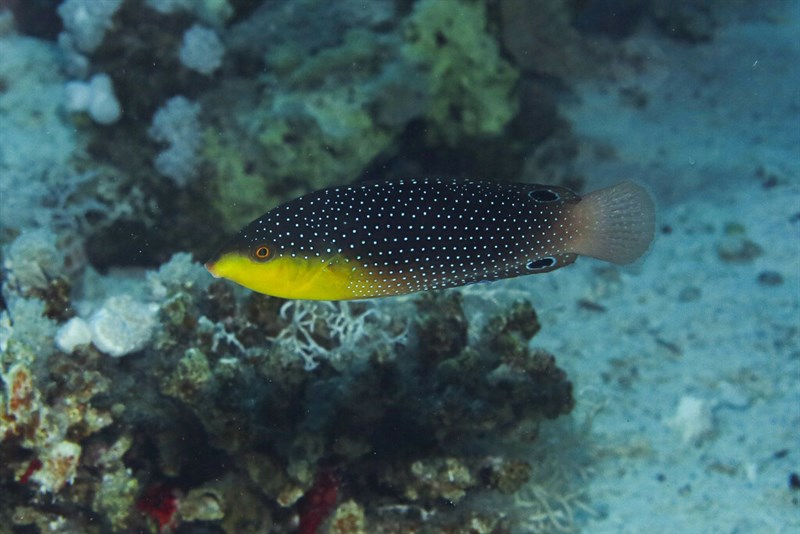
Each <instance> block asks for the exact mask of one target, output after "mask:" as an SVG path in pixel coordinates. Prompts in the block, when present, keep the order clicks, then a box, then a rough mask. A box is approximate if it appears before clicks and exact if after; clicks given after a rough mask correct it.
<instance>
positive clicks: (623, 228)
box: [570, 182, 655, 264]
mask: <svg viewBox="0 0 800 534" xmlns="http://www.w3.org/2000/svg"><path fill="white" fill-rule="evenodd" d="M572 215H573V217H575V220H574V221H573V224H574V225H575V227H576V228H577V235H576V237H575V238H574V239H573V241H572V244H571V247H570V251H571V252H575V253H577V254H581V255H584V256H592V257H593V258H597V259H599V260H603V261H609V262H612V263H618V264H624V263H632V262H634V261H636V260H637V259H638V258H639V257H640V256H641V255H642V254H644V253H645V251H646V250H647V248H648V247H649V246H650V243H651V242H652V241H653V234H654V231H655V206H654V205H653V200H652V199H651V198H650V195H649V194H648V193H647V191H645V190H644V189H643V188H642V187H640V186H638V185H636V184H633V183H631V182H623V183H621V184H617V185H615V186H613V187H608V188H606V189H600V190H599V191H594V192H592V193H589V194H588V195H586V196H585V197H583V198H581V200H580V201H579V202H578V203H577V204H575V207H574V208H573V211H572Z"/></svg>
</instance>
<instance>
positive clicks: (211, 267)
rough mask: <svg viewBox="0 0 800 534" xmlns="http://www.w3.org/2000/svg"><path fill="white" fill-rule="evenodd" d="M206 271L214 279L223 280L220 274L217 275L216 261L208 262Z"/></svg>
mask: <svg viewBox="0 0 800 534" xmlns="http://www.w3.org/2000/svg"><path fill="white" fill-rule="evenodd" d="M204 266H205V268H206V270H207V271H208V272H209V273H210V274H211V276H213V277H214V278H221V276H220V274H219V273H217V270H216V266H217V262H216V261H215V260H208V261H207V262H205V264H204Z"/></svg>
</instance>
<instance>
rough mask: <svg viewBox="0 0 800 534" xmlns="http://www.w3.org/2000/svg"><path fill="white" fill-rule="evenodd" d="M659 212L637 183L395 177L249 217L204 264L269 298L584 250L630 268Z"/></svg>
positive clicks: (467, 276) (367, 292) (387, 283)
mask: <svg viewBox="0 0 800 534" xmlns="http://www.w3.org/2000/svg"><path fill="white" fill-rule="evenodd" d="M653 226H654V210H653V204H652V201H651V200H650V198H649V196H648V195H647V193H646V192H645V191H644V190H643V189H642V188H641V187H639V186H637V185H635V184H631V183H623V184H619V185H617V186H615V187H612V188H608V189H604V190H601V191H597V192H595V193H592V194H590V195H588V196H587V197H585V198H583V199H582V198H581V197H580V196H578V195H577V194H575V193H574V192H572V191H570V190H569V189H566V188H563V187H555V186H549V185H537V184H521V183H512V184H509V183H499V182H485V181H472V180H455V179H435V178H431V179H394V180H385V181H379V182H365V183H360V184H355V185H352V186H347V187H335V188H330V189H324V190H321V191H317V192H314V193H310V194H308V195H304V196H302V197H300V198H298V199H295V200H293V201H291V202H288V203H287V204H284V205H282V206H279V207H277V208H275V209H273V210H271V211H269V212H267V213H266V214H264V215H263V216H262V217H260V218H259V219H257V220H255V221H253V222H252V223H250V224H249V225H247V226H246V227H245V228H243V229H242V230H241V231H240V232H239V234H238V235H237V236H236V237H235V238H234V239H233V241H232V242H231V243H230V244H229V245H227V246H226V247H224V248H223V249H222V251H221V252H220V253H218V254H217V255H216V256H215V258H213V259H212V260H210V261H209V262H208V263H207V264H206V266H207V267H208V269H209V271H210V272H211V273H212V274H214V275H215V276H222V277H225V278H229V279H231V280H233V281H235V282H238V283H240V284H242V285H244V286H246V287H249V288H251V289H253V290H255V291H259V292H262V293H266V294H270V295H275V296H280V297H285V298H297V299H314V300H339V299H356V298H367V297H378V296H388V295H398V294H405V293H412V292H416V291H425V290H428V289H438V288H445V287H456V286H462V285H465V284H470V283H474V282H480V281H489V280H497V279H501V278H510V277H515V276H520V275H524V274H531V273H542V272H548V271H552V270H554V269H558V268H560V267H564V266H565V265H569V264H570V263H572V262H574V261H575V259H576V257H577V255H579V254H585V255H590V256H594V257H597V258H600V259H604V260H607V261H612V262H616V263H628V262H631V261H633V260H635V259H636V258H638V257H639V256H640V255H641V254H642V253H644V251H645V250H646V249H647V247H648V245H649V243H650V241H651V240H652V236H653Z"/></svg>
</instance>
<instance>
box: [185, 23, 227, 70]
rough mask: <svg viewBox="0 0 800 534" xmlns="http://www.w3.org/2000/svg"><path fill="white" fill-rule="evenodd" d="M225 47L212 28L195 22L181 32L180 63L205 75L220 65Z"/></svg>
mask: <svg viewBox="0 0 800 534" xmlns="http://www.w3.org/2000/svg"><path fill="white" fill-rule="evenodd" d="M223 55H225V48H224V46H223V45H222V41H220V40H219V37H217V33H216V32H215V31H214V30H211V29H209V28H205V27H203V26H200V25H199V24H195V25H194V26H192V27H191V28H189V29H188V30H186V33H184V34H183V43H182V44H181V49H180V52H179V54H178V56H179V57H180V60H181V63H183V64H184V65H185V66H186V67H188V68H190V69H192V70H195V71H197V72H199V73H201V74H205V75H206V76H208V75H210V74H213V72H214V71H215V70H217V69H218V68H219V67H220V65H222V56H223Z"/></svg>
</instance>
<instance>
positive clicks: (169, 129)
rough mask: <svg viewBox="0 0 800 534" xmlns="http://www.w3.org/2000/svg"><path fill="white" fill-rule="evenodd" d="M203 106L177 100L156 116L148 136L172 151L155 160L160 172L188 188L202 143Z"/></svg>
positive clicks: (161, 154) (165, 106) (173, 100)
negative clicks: (201, 122)
mask: <svg viewBox="0 0 800 534" xmlns="http://www.w3.org/2000/svg"><path fill="white" fill-rule="evenodd" d="M199 117H200V104H198V103H196V102H192V101H190V100H188V99H187V98H186V97H183V96H174V97H172V98H170V99H169V100H168V101H167V103H166V104H165V105H164V107H162V108H161V109H159V110H158V111H157V112H156V114H155V115H154V116H153V124H152V125H151V126H150V129H149V130H148V133H149V134H150V137H152V138H153V139H155V140H156V141H161V142H164V143H167V144H169V147H168V148H167V149H166V150H164V151H163V152H161V153H160V154H159V155H158V156H156V161H155V166H156V169H157V170H158V172H160V173H161V174H163V175H164V176H167V177H169V178H172V180H173V181H174V182H175V183H176V184H177V185H178V186H181V187H183V186H185V185H186V184H187V183H189V180H191V179H192V178H194V177H195V175H196V173H197V167H198V165H199V152H200V145H201V142H202V138H201V129H200V118H199Z"/></svg>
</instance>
